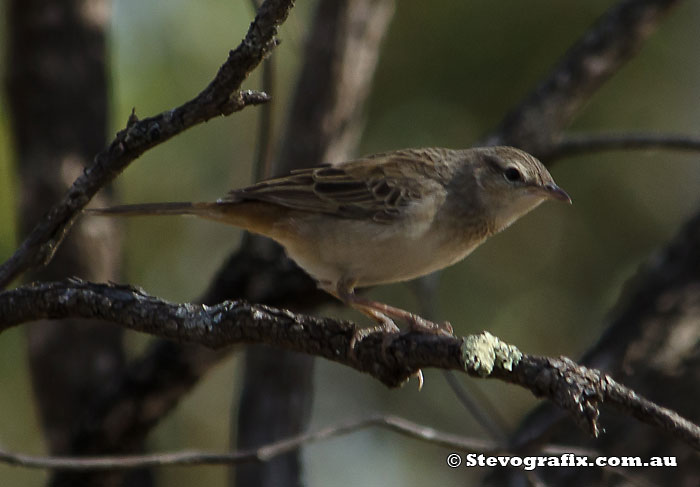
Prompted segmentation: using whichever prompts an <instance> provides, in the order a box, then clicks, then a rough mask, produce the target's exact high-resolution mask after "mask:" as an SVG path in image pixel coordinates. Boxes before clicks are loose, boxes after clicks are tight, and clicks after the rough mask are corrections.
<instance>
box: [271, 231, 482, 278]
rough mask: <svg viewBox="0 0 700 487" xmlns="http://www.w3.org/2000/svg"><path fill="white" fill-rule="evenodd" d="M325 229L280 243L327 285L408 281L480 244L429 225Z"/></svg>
mask: <svg viewBox="0 0 700 487" xmlns="http://www.w3.org/2000/svg"><path fill="white" fill-rule="evenodd" d="M304 226H306V225H304ZM322 228H324V229H323V230H321V231H319V232H318V233H317V235H314V236H311V238H310V239H309V238H307V239H304V244H299V243H300V242H301V240H300V239H289V240H288V241H286V242H284V241H283V242H281V243H282V244H283V245H284V246H285V248H286V250H287V253H288V254H289V256H290V257H291V258H292V259H293V260H294V261H295V262H296V263H297V264H299V266H301V267H302V268H303V269H304V270H305V271H306V272H307V273H308V274H310V275H311V276H312V277H313V278H315V279H316V280H317V281H319V282H321V283H324V284H335V283H337V282H338V281H340V280H341V279H342V280H351V281H355V285H356V286H357V287H363V286H372V285H375V284H385V283H391V282H399V281H406V280H409V279H413V278H416V277H419V276H423V275H426V274H429V273H431V272H434V271H436V270H438V269H442V268H444V267H447V266H449V265H451V264H454V263H455V262H457V261H458V260H461V259H462V258H464V257H465V256H466V255H468V254H469V253H470V252H471V251H472V250H473V249H474V248H475V247H476V246H477V245H478V244H479V242H469V241H465V240H464V239H463V238H458V236H457V235H455V236H454V237H455V238H450V239H445V238H444V237H445V233H444V232H435V231H431V229H430V228H429V225H426V226H425V227H421V226H416V225H415V224H414V225H412V226H411V228H410V229H409V228H401V226H400V224H390V225H382V224H377V223H373V222H360V221H358V222H352V223H350V222H348V221H347V220H345V221H344V222H342V224H338V225H325V227H322ZM433 230H434V229H433ZM310 241H312V242H313V244H311V245H309V243H310Z"/></svg>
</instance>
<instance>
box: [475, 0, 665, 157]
mask: <svg viewBox="0 0 700 487" xmlns="http://www.w3.org/2000/svg"><path fill="white" fill-rule="evenodd" d="M678 3H679V0H624V1H622V2H620V3H619V4H617V5H615V6H614V7H612V8H611V9H610V10H608V11H607V12H606V13H605V14H604V15H603V16H602V17H601V18H600V19H599V20H598V21H597V22H596V24H595V25H593V26H592V27H591V28H590V29H588V31H587V32H586V33H585V34H584V35H583V36H582V37H581V38H580V39H579V40H578V42H576V43H575V44H574V45H573V46H572V47H571V48H570V49H569V50H568V51H567V53H566V54H564V56H563V58H562V59H561V60H560V61H559V63H557V65H556V66H554V68H553V69H552V70H551V71H550V73H549V75H547V77H545V78H544V79H543V80H542V81H541V82H540V83H539V84H538V85H537V87H535V89H534V90H533V91H532V92H531V93H530V94H529V95H528V96H527V97H525V99H524V100H523V101H522V102H521V103H520V104H519V105H518V106H516V107H515V108H514V109H513V110H512V111H511V112H510V113H509V114H508V115H507V116H506V117H505V119H504V120H503V121H502V122H501V124H500V125H499V126H498V127H497V128H496V130H495V131H494V132H493V133H491V134H490V135H489V136H487V137H486V139H485V140H483V141H482V143H484V144H487V145H504V144H505V145H514V146H516V147H520V148H521V149H523V150H526V151H528V152H530V153H532V154H534V155H536V156H538V157H540V158H541V159H548V155H549V151H550V150H551V148H552V147H553V146H554V145H555V142H556V140H557V138H558V137H559V134H560V133H561V131H562V129H564V128H565V127H566V126H568V125H569V123H571V121H572V120H573V118H574V117H575V116H576V115H578V113H579V112H580V110H581V107H582V106H583V104H584V103H586V102H587V101H588V100H589V99H590V98H591V96H593V94H594V93H595V92H596V90H598V88H600V86H601V85H602V84H603V83H605V81H607V80H608V79H609V78H610V77H611V76H612V75H613V74H615V73H616V72H617V71H618V70H619V69H620V68H621V67H622V66H623V65H624V64H625V63H626V62H627V61H629V60H630V59H631V58H632V57H634V55H635V54H637V52H638V51H639V49H640V48H641V47H642V44H643V43H644V41H645V40H646V39H647V37H649V36H650V35H651V34H652V33H653V32H654V30H655V29H656V26H657V25H658V24H659V23H660V22H661V20H662V19H663V18H664V16H665V14H667V13H668V11H669V10H670V9H671V8H672V7H674V6H675V5H676V4H678Z"/></svg>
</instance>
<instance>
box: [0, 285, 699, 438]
mask: <svg viewBox="0 0 700 487" xmlns="http://www.w3.org/2000/svg"><path fill="white" fill-rule="evenodd" d="M68 317H70V318H91V319H99V320H105V321H111V322H113V323H117V324H120V325H122V326H124V327H126V328H129V329H132V330H136V331H141V332H144V333H148V334H151V335H154V336H159V337H162V338H169V339H173V340H178V341H185V342H192V343H199V344H201V345H204V346H207V347H210V348H217V349H218V348H222V347H227V346H230V345H233V344H238V343H264V344H267V345H274V346H277V347H280V348H284V349H287V350H292V351H296V352H302V353H307V354H310V355H314V356H318V357H323V358H327V359H329V360H332V361H334V362H338V363H341V364H343V365H347V366H349V367H352V368H354V369H356V370H358V371H360V372H364V373H367V374H369V375H371V376H372V377H374V378H376V379H378V380H380V381H381V382H382V383H384V384H385V385H387V386H389V387H397V386H400V385H402V384H405V383H406V382H407V381H408V379H409V378H410V377H412V376H413V375H414V374H415V373H416V371H417V370H419V369H424V368H428V367H436V368H441V369H446V370H460V371H463V372H466V373H468V374H469V375H472V376H474V377H489V378H496V379H500V380H503V381H506V382H510V383H512V384H517V385H520V386H522V387H525V388H527V389H529V390H530V391H531V392H532V393H533V394H535V395H536V396H538V397H546V398H548V399H549V400H551V401H553V402H554V403H555V404H557V405H558V406H559V407H561V408H563V409H565V410H567V411H568V412H569V413H570V414H571V415H572V416H573V418H574V419H575V420H576V422H577V423H578V424H579V426H581V427H582V428H584V429H585V430H587V431H588V432H589V433H590V434H592V435H593V436H598V435H599V433H600V429H599V424H598V417H599V415H600V410H599V407H600V405H601V404H603V403H604V402H606V403H608V404H610V405H612V406H613V407H615V408H617V409H619V410H621V411H623V412H625V413H630V414H632V415H633V416H634V417H636V418H637V419H639V420H641V421H643V422H645V423H648V424H652V425H655V426H658V427H661V428H663V429H665V430H666V431H669V432H670V433H672V434H673V435H675V436H676V437H677V438H679V439H681V440H683V441H685V442H686V443H687V444H689V445H690V446H692V447H693V448H695V449H697V450H700V427H698V426H697V425H695V424H693V423H692V422H690V421H688V420H687V419H685V418H683V417H681V416H680V415H679V414H677V413H675V412H674V411H671V410H669V409H666V408H663V407H661V406H658V405H656V404H654V403H652V402H651V401H648V400H647V399H645V398H643V397H641V396H639V395H637V394H636V393H635V392H634V391H632V390H630V389H628V388H626V387H624V386H622V385H621V384H618V383H617V382H615V381H614V380H613V379H612V378H610V377H609V376H608V375H606V374H602V373H601V372H600V371H597V370H595V369H589V368H587V367H583V366H580V365H578V364H576V363H574V362H573V361H571V360H569V359H567V358H565V357H561V358H551V357H538V356H533V355H526V354H522V353H521V352H519V351H518V350H517V349H516V348H515V347H513V346H512V345H508V344H506V343H503V342H501V341H500V340H498V339H497V338H496V337H493V336H492V335H490V334H489V333H487V332H484V333H482V334H480V335H472V336H467V337H451V336H437V335H426V334H421V333H415V332H410V333H401V334H397V335H396V337H395V338H394V339H393V340H392V341H391V342H390V343H389V344H386V343H385V341H384V338H385V337H384V335H383V334H381V333H379V334H370V335H368V336H367V337H365V338H364V339H363V340H362V341H360V342H359V343H358V344H357V345H356V347H355V348H354V353H353V354H350V353H349V350H350V342H351V340H352V339H353V337H355V336H356V331H357V326H356V325H355V324H354V323H349V322H346V321H338V320H334V319H331V318H323V319H321V318H315V317H312V316H308V315H303V314H298V313H293V312H291V311H286V310H279V309H275V308H271V307H268V306H262V305H254V304H249V303H246V302H244V301H226V302H223V303H221V304H218V305H215V306H205V305H195V304H192V303H184V304H175V303H169V302H167V301H163V300H161V299H158V298H155V297H152V296H149V295H147V294H146V293H144V292H143V291H142V290H139V289H136V288H133V287H131V286H120V285H116V284H94V283H90V282H85V281H80V280H76V279H71V280H67V281H61V282H53V283H38V284H34V285H27V286H21V287H18V288H16V289H13V290H11V291H4V292H2V293H0V331H2V330H5V329H8V328H10V327H11V326H14V325H18V324H20V323H26V322H28V321H33V320H38V319H45V318H52V319H59V318H68Z"/></svg>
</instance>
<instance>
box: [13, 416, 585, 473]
mask: <svg viewBox="0 0 700 487" xmlns="http://www.w3.org/2000/svg"><path fill="white" fill-rule="evenodd" d="M371 427H380V428H384V429H387V430H389V431H393V432H395V433H398V434H400V435H403V436H407V437H409V438H414V439H417V440H420V441H423V442H426V443H430V444H433V445H437V446H441V447H445V448H450V449H452V450H459V451H475V452H479V453H484V454H496V453H500V452H504V450H503V449H502V447H501V446H499V445H498V444H497V443H495V442H493V441H489V440H482V439H478V438H470V437H465V436H459V435H455V434H452V433H446V432H442V431H438V430H435V429H433V428H429V427H427V426H423V425H420V424H417V423H414V422H412V421H408V420H406V419H404V418H401V417H398V416H392V415H388V416H380V415H374V416H370V417H368V418H363V419H359V420H352V421H347V422H344V423H341V424H338V425H334V426H329V427H327V428H323V429H320V430H318V431H316V432H313V433H303V434H300V435H297V436H294V437H291V438H285V439H283V440H279V441H275V442H273V443H270V444H267V445H265V446H262V447H259V448H251V449H247V450H240V451H235V452H227V453H211V452H202V451H181V452H173V453H154V454H149V455H114V456H99V457H43V456H36V455H25V454H21V453H11V452H8V451H6V450H2V449H0V462H2V463H6V464H9V465H15V466H20V467H25V468H41V469H54V470H112V469H132V468H149V467H158V466H192V465H220V464H227V465H234V464H240V463H247V462H264V461H268V460H270V459H272V458H274V457H276V456H279V455H281V454H283V453H287V452H290V451H293V450H296V449H298V448H300V447H301V446H304V445H309V444H311V443H316V442H318V441H323V440H327V439H330V438H334V437H338V436H345V435H348V434H351V433H355V432H357V431H360V430H364V429H367V428H371ZM541 453H542V454H547V455H563V454H575V455H579V456H588V457H592V456H595V455H596V452H595V451H593V450H586V449H582V448H578V447H573V446H565V445H547V446H545V447H543V448H542V450H541Z"/></svg>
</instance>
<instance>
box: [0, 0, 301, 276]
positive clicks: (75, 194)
mask: <svg viewBox="0 0 700 487" xmlns="http://www.w3.org/2000/svg"><path fill="white" fill-rule="evenodd" d="M293 3H294V2H293V0H267V1H266V2H264V3H263V5H262V6H261V7H260V9H259V10H258V14H257V16H256V17H255V20H254V21H253V22H252V24H251V25H250V28H249V29H248V33H247V34H246V36H245V38H244V39H243V41H242V42H241V44H240V45H239V46H238V47H237V48H236V49H235V50H233V51H231V52H230V53H229V57H228V59H227V60H226V62H225V63H224V64H223V65H222V66H221V67H220V68H219V71H218V73H217V74H216V76H215V77H214V79H213V80H212V81H211V83H209V85H208V86H207V87H206V88H205V89H204V90H203V91H202V92H201V93H200V94H199V95H197V96H196V97H195V98H193V99H192V100H190V101H188V102H186V103H185V104H183V105H181V106H179V107H177V108H174V109H172V110H168V111H166V112H163V113H161V114H159V115H156V116H154V117H149V118H146V119H144V120H137V119H136V117H135V116H132V117H131V118H130V119H129V123H128V124H127V127H126V128H125V129H124V130H121V131H120V132H119V133H118V134H117V136H116V138H115V139H114V140H113V141H112V142H111V143H110V144H109V146H108V147H107V148H106V149H104V150H103V151H102V152H100V153H99V154H97V156H96V157H95V160H94V162H93V163H92V165H91V166H90V167H88V168H87V169H86V170H85V171H84V173H83V174H82V175H81V176H80V177H79V178H78V179H76V181H75V182H74V183H73V185H72V186H71V187H70V189H69V190H68V192H67V194H66V196H65V197H64V198H63V200H62V201H60V202H59V203H58V204H56V205H55V206H54V207H53V208H52V209H51V210H50V211H49V212H48V213H47V214H46V216H45V217H44V218H43V219H42V220H41V221H40V222H39V223H37V225H36V226H35V227H34V229H33V230H32V231H31V232H30V233H29V235H28V236H27V238H26V239H25V240H24V242H22V244H21V246H20V247H19V249H18V250H17V251H16V252H15V253H14V254H13V255H12V257H10V259H8V261H7V262H5V263H4V264H3V265H2V266H0V288H4V287H5V286H7V285H8V284H9V283H10V281H12V280H13V279H14V278H16V277H17V276H19V275H20V274H21V273H22V272H24V271H26V270H28V269H30V268H33V267H38V266H42V265H45V264H46V263H48V262H49V261H50V260H51V258H52V256H53V254H54V252H55V251H56V249H57V248H58V246H59V245H60V243H61V241H62V240H63V238H64V237H65V235H66V233H67V232H68V230H69V229H70V227H71V225H72V223H73V220H74V219H75V216H76V215H77V214H78V212H79V211H80V210H81V209H82V208H83V207H85V205H86V204H87V203H88V202H89V201H90V199H91V198H92V197H93V196H94V195H95V193H97V191H99V189H100V188H102V187H103V186H104V185H105V184H107V183H109V182H110V181H112V180H113V179H114V178H115V177H116V176H117V175H118V174H119V173H121V172H122V171H123V170H124V169H125V168H126V167H127V166H128V165H129V164H130V163H131V162H132V161H134V160H135V159H136V158H138V157H139V156H140V155H141V154H143V153H144V152H145V151H146V150H148V149H150V148H152V147H154V146H156V145H158V144H161V143H163V142H165V141H166V140H168V139H170V138H172V137H174V136H175V135H177V134H179V133H181V132H182V131H184V130H186V129H188V128H190V127H193V126H194V125H197V124H199V123H202V122H205V121H207V120H210V119H212V118H214V117H218V116H221V115H230V114H231V113H233V112H235V111H238V110H241V109H243V108H245V107H246V106H248V105H257V104H259V103H264V102H266V101H267V100H268V96H267V95H266V94H264V93H258V92H253V91H237V90H238V89H239V87H240V86H241V83H243V81H244V80H245V79H246V78H247V77H248V75H249V74H250V72H251V71H252V70H253V69H254V68H255V67H256V66H257V65H258V64H259V63H260V62H261V61H262V60H263V58H264V57H265V56H266V55H267V54H268V53H269V52H270V51H271V50H272V49H273V48H274V47H275V45H276V39H275V35H276V34H277V27H278V26H279V25H280V24H281V23H282V22H283V21H284V20H285V19H286V17H287V14H288V13H289V10H290V9H291V7H292V4H293Z"/></svg>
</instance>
